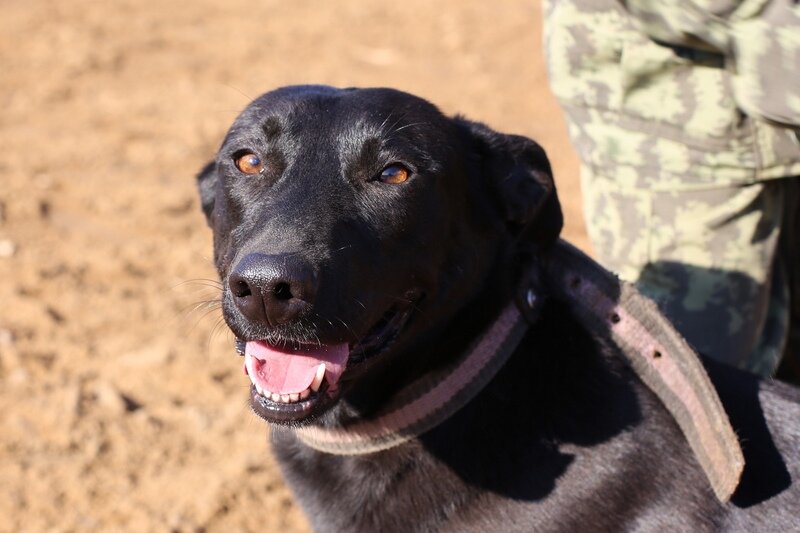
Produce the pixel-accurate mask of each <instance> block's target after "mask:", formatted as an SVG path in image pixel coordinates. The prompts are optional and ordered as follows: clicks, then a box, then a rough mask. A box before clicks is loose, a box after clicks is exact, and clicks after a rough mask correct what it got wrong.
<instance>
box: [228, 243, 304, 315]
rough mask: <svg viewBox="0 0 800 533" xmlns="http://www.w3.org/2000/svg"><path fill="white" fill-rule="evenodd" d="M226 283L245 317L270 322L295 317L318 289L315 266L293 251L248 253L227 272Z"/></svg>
mask: <svg viewBox="0 0 800 533" xmlns="http://www.w3.org/2000/svg"><path fill="white" fill-rule="evenodd" d="M228 287H230V290H231V295H232V296H233V301H234V302H235V303H236V307H238V308H239V310H240V311H241V312H242V314H243V315H244V316H245V317H247V318H248V319H250V320H252V321H255V322H262V323H266V324H268V325H270V326H277V325H279V324H286V323H289V322H292V321H293V320H296V319H298V318H299V317H300V316H301V315H303V314H304V313H305V312H307V311H308V310H309V309H310V308H311V306H312V305H313V303H314V297H315V296H316V292H317V287H316V275H315V274H314V270H313V269H312V268H311V267H310V265H308V264H307V263H306V262H304V261H303V260H301V259H299V258H298V257H297V256H296V255H266V254H258V253H252V254H249V255H247V256H245V257H244V258H243V259H242V260H241V261H240V262H239V264H238V265H236V268H234V269H233V271H232V272H231V274H230V275H229V276H228Z"/></svg>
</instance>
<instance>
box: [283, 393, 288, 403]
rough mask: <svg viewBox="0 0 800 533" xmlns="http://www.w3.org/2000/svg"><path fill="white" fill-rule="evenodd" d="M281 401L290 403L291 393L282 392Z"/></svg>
mask: <svg viewBox="0 0 800 533" xmlns="http://www.w3.org/2000/svg"><path fill="white" fill-rule="evenodd" d="M281 401H282V402H283V403H289V395H288V394H281Z"/></svg>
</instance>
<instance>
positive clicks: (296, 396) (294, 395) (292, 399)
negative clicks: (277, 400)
mask: <svg viewBox="0 0 800 533" xmlns="http://www.w3.org/2000/svg"><path fill="white" fill-rule="evenodd" d="M299 399H300V394H299V393H297V392H293V393H292V394H290V395H289V401H290V402H296V401H297V400H299Z"/></svg>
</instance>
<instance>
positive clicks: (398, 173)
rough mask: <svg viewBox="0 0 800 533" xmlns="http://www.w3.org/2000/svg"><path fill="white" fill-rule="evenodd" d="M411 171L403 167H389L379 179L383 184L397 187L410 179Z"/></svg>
mask: <svg viewBox="0 0 800 533" xmlns="http://www.w3.org/2000/svg"><path fill="white" fill-rule="evenodd" d="M408 175H409V171H408V169H407V168H405V167H404V166H402V165H389V166H388V167H386V168H384V169H383V172H381V175H380V176H379V177H378V180H380V181H382V182H383V183H391V184H393V185H396V184H398V183H403V182H404V181H406V180H407V179H408Z"/></svg>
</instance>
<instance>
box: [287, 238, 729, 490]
mask: <svg viewBox="0 0 800 533" xmlns="http://www.w3.org/2000/svg"><path fill="white" fill-rule="evenodd" d="M544 265H545V268H544V269H533V270H532V272H531V273H529V274H528V277H527V278H525V279H526V280H528V281H526V283H525V284H524V285H523V287H526V286H527V287H529V288H527V289H523V290H522V291H521V292H520V294H519V295H518V296H517V298H516V300H517V302H516V303H511V304H509V305H508V306H507V307H506V308H505V309H504V310H503V311H502V312H501V314H500V316H499V317H498V318H497V319H496V320H495V322H494V323H493V324H492V325H491V326H490V327H489V329H488V330H487V331H486V332H484V333H483V335H481V337H479V338H478V340H477V341H476V342H475V343H474V345H473V346H472V347H471V349H469V350H467V352H466V354H467V355H466V356H465V357H462V358H461V359H460V360H459V361H457V362H456V363H455V364H454V365H452V366H451V367H450V368H448V369H446V370H445V371H443V372H442V373H440V374H437V375H436V376H426V377H425V378H423V379H420V380H419V381H416V382H414V383H413V384H411V385H409V386H408V387H407V388H405V389H403V391H402V392H401V393H400V394H399V395H398V396H397V399H396V402H395V403H393V404H392V405H391V406H390V407H388V408H387V409H385V410H384V411H383V412H382V413H381V414H379V415H378V416H376V417H374V418H370V419H368V420H361V421H358V422H355V423H353V424H352V425H347V426H342V427H336V428H325V427H318V426H310V427H303V428H299V429H297V430H296V434H297V436H298V437H299V438H300V440H301V441H302V442H304V443H305V444H307V445H308V446H311V447H312V448H315V449H317V450H319V451H323V452H327V453H332V454H339V455H357V454H365V453H371V452H377V451H380V450H385V449H388V448H391V447H393V446H397V445H398V444H401V443H403V442H406V441H408V440H411V439H413V438H414V437H417V436H419V435H421V434H422V433H424V432H426V431H428V430H430V429H432V428H433V427H435V426H436V425H437V424H439V423H441V422H443V421H444V420H446V419H447V418H448V417H449V416H451V415H452V414H453V413H455V412H456V411H458V410H459V409H460V408H461V407H463V406H464V405H466V404H467V403H468V402H469V401H470V400H472V399H473V398H474V397H475V396H476V395H477V394H478V393H479V392H480V391H481V390H482V389H483V387H484V386H486V384H488V383H489V381H491V379H492V378H493V377H494V376H495V375H496V373H497V371H498V370H499V369H500V368H501V367H502V366H503V364H505V362H506V361H507V360H508V358H509V356H510V355H511V353H512V352H513V351H514V350H515V349H516V347H517V346H518V345H519V342H520V341H521V340H522V337H523V336H524V335H525V332H526V331H527V329H528V322H532V321H533V320H535V317H536V314H537V312H538V309H539V307H540V306H541V304H540V301H541V298H537V294H536V291H535V287H538V286H541V283H542V282H539V283H537V281H538V279H539V276H541V277H542V279H543V283H546V286H547V287H548V293H549V294H551V295H552V296H553V297H555V298H557V299H559V300H560V301H562V302H564V303H566V304H567V305H568V306H569V308H570V309H571V310H572V312H573V313H574V316H575V317H576V318H577V319H578V320H579V321H580V322H581V324H582V325H583V326H584V327H585V328H586V329H587V330H588V331H589V332H590V333H591V334H592V335H595V336H597V337H602V338H605V339H607V340H609V341H611V343H613V345H615V346H616V347H617V348H618V349H619V353H620V355H621V356H622V357H623V358H624V359H625V360H626V362H627V363H628V365H629V366H630V367H631V369H632V370H633V371H634V372H635V373H636V374H637V375H638V376H639V378H640V379H641V380H642V382H644V384H645V385H646V386H647V387H649V388H650V390H652V391H653V393H655V395H656V396H658V398H659V399H660V400H661V402H662V403H663V404H664V406H665V407H666V409H667V410H668V411H669V412H670V414H671V415H672V416H673V418H674V419H675V420H676V422H677V423H678V425H679V427H680V428H681V431H682V432H683V434H684V436H685V437H686V440H687V441H688V442H689V445H690V447H691V448H692V451H693V452H694V454H695V457H696V458H697V460H698V462H699V463H700V466H701V467H702V468H703V470H704V472H705V474H706V477H707V478H708V480H709V483H710V484H711V487H712V488H713V490H714V493H715V494H716V496H717V498H718V499H719V500H720V501H723V502H725V501H727V500H729V499H730V497H731V495H732V494H733V492H734V491H735V490H736V487H737V486H738V483H739V479H740V477H741V474H742V471H743V469H744V458H743V455H742V450H741V447H740V446H739V441H738V440H737V438H736V434H735V433H734V431H733V428H732V427H731V425H730V421H729V420H728V417H727V414H726V413H725V410H724V409H723V407H722V404H721V402H720V400H719V397H718V396H717V393H716V391H715V389H714V386H713V385H712V384H711V381H710V380H709V378H708V375H707V374H706V372H705V370H704V368H703V365H702V363H701V362H700V360H699V358H698V357H697V354H696V353H695V352H694V350H693V349H692V348H691V347H690V346H689V345H688V344H687V343H686V340H684V339H683V337H682V336H681V335H680V334H679V333H678V332H677V331H676V330H675V328H674V327H673V326H672V325H671V324H670V322H669V321H668V320H667V319H666V318H665V317H664V316H663V315H662V314H661V313H660V312H659V310H658V309H657V307H656V306H655V304H654V303H653V302H652V301H651V300H649V299H647V298H646V297H644V296H643V295H642V294H641V293H639V291H638V290H637V289H636V288H635V287H634V286H633V285H630V284H628V283H625V282H622V281H620V280H619V279H618V278H617V277H616V276H614V275H613V274H611V273H610V272H608V271H607V270H605V269H604V268H602V267H601V266H600V265H598V264H597V263H596V262H594V261H593V260H592V259H590V258H589V257H587V256H586V255H585V254H583V253H582V252H580V251H579V250H578V249H577V248H575V247H573V246H572V245H570V244H569V243H567V242H566V241H563V240H559V241H557V242H556V243H554V244H553V246H552V247H550V249H549V250H548V251H547V252H546V253H545V254H544Z"/></svg>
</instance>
